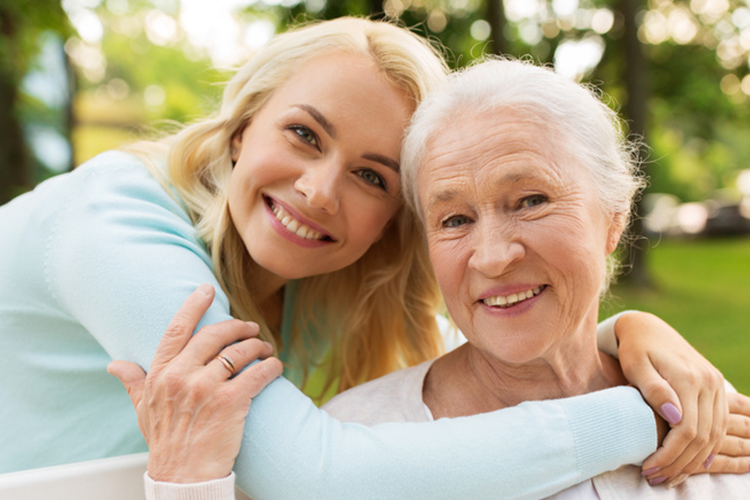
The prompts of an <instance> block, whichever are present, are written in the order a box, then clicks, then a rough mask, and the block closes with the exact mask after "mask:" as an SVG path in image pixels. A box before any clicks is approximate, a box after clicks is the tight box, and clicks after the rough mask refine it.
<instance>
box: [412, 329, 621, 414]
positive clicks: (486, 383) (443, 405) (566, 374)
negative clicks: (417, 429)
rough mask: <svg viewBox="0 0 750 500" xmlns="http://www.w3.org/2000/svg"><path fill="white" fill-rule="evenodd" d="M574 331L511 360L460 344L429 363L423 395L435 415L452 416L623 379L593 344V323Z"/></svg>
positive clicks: (593, 388)
mask: <svg viewBox="0 0 750 500" xmlns="http://www.w3.org/2000/svg"><path fill="white" fill-rule="evenodd" d="M571 333H572V332H571ZM578 333H579V334H577V335H572V334H571V335H567V336H566V335H563V336H561V338H562V339H564V341H565V344H564V345H558V346H552V347H550V348H549V349H548V351H547V352H546V353H544V354H543V355H540V356H539V357H538V358H535V359H533V360H530V361H528V362H523V363H517V364H514V363H509V362H507V361H505V360H503V359H501V358H499V357H496V356H493V355H492V354H491V353H488V352H486V351H482V350H480V349H478V348H476V347H475V346H473V345H471V344H465V345H463V346H462V347H460V348H459V349H456V350H455V351H453V352H451V353H449V354H447V355H445V356H443V357H442V358H440V359H439V360H437V361H436V362H435V363H434V364H433V366H432V367H431V369H430V372H429V373H428V375H427V377H426V379H425V384H424V389H423V397H424V401H425V403H426V404H427V406H428V407H429V408H430V410H431V411H432V413H433V415H434V416H435V418H440V417H457V416H466V415H473V414H476V413H485V412H489V411H494V410H499V409H501V408H507V407H510V406H515V405H518V404H520V403H522V402H524V401H540V400H546V399H558V398H564V397H570V396H576V395H580V394H586V393H589V392H594V391H598V390H602V389H606V388H608V387H614V386H616V385H623V384H626V383H627V381H626V380H625V378H624V376H623V375H622V371H621V370H620V366H619V363H618V362H617V361H616V360H615V359H613V358H612V357H610V356H608V355H606V354H604V353H601V352H600V351H599V350H598V349H597V347H596V328H595V326H594V327H593V331H590V328H587V329H585V330H584V331H582V332H578Z"/></svg>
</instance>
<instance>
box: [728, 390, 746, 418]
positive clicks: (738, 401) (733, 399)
mask: <svg viewBox="0 0 750 500" xmlns="http://www.w3.org/2000/svg"><path fill="white" fill-rule="evenodd" d="M727 403H728V404H729V412H730V413H734V414H738V415H744V416H746V417H749V418H750V398H749V397H747V396H745V395H744V394H739V393H737V392H727Z"/></svg>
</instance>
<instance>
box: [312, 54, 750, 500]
mask: <svg viewBox="0 0 750 500" xmlns="http://www.w3.org/2000/svg"><path fill="white" fill-rule="evenodd" d="M617 125H618V121H617V119H616V116H615V114H614V113H613V112H612V111H610V110H609V109H608V108H607V107H606V106H604V105H603V104H602V103H601V102H600V101H599V100H598V99H597V98H596V97H594V96H593V95H592V94H591V93H590V92H589V91H588V90H586V89H585V88H583V87H581V86H579V85H577V84H575V83H573V82H570V81H568V80H566V79H564V78H562V77H560V76H558V75H556V74H554V73H553V72H551V71H548V70H547V69H543V68H539V67H535V66H533V65H531V64H526V63H522V62H518V61H506V60H492V61H487V62H484V63H482V64H479V65H477V66H475V67H473V68H471V69H469V70H467V71H465V72H463V73H461V74H458V75H456V76H454V77H453V78H452V79H451V81H450V83H449V84H448V85H447V86H446V87H444V88H442V89H441V90H440V91H438V92H436V93H434V94H432V95H431V96H429V97H428V100H427V101H426V102H425V103H424V104H423V105H422V106H421V107H420V108H419V111H418V112H417V114H416V115H415V116H414V118H413V121H412V124H411V127H410V132H409V134H408V136H407V138H406V141H405V145H404V152H405V154H404V158H403V164H404V168H405V169H407V170H406V171H405V174H406V178H407V182H406V183H405V186H406V189H407V190H408V192H407V199H409V200H410V201H411V202H412V203H413V204H414V205H415V206H416V207H417V210H418V212H419V214H420V217H421V218H422V220H423V222H424V225H425V228H426V235H427V241H428V244H429V249H430V258H431V260H432V263H433V266H434V268H435V272H436V275H437V278H438V282H439V284H440V287H441V290H442V292H443V295H444V297H445V301H446V304H447V307H448V310H449V312H450V314H451V317H452V318H453V319H454V321H455V323H456V324H457V326H458V327H459V328H460V329H461V331H462V332H463V333H464V334H465V336H466V338H467V339H468V342H467V343H466V344H465V345H464V346H462V347H460V348H458V349H456V350H454V351H452V352H450V353H448V354H446V355H444V356H443V357H441V358H439V359H437V360H435V361H428V362H425V363H423V364H422V365H419V366H417V367H414V368H409V369H406V370H402V371H399V372H396V373H393V374H391V375H388V376H386V377H383V378H381V379H378V380H375V381H373V382H370V383H367V384H364V385H362V386H359V387H357V388H354V389H352V390H350V391H347V392H345V393H343V394H341V395H339V396H338V397H336V398H334V399H333V400H331V401H330V402H329V403H328V405H327V406H326V409H327V411H328V412H329V413H331V414H332V415H334V416H336V417H337V418H339V419H341V420H354V421H359V422H362V423H367V424H374V423H377V422H383V421H394V420H407V421H423V420H430V419H438V418H442V417H460V416H466V415H473V414H477V413H484V412H488V411H494V410H498V409H501V408H508V407H512V406H515V405H518V404H520V403H523V402H524V401H532V400H543V399H557V398H563V397H570V396H576V395H580V394H585V393H589V392H593V391H597V390H600V389H604V388H608V387H613V386H617V385H624V384H626V383H627V382H626V380H625V378H624V377H623V374H622V371H621V369H620V366H619V364H618V362H617V361H616V360H615V359H614V358H612V357H610V356H608V355H606V354H603V353H601V352H600V351H598V350H597V347H596V342H595V334H596V322H597V312H598V306H599V297H600V294H601V293H602V291H603V290H604V289H606V285H607V283H608V281H609V276H610V271H611V269H612V266H611V265H609V263H608V260H609V259H610V256H611V254H612V252H613V251H614V250H615V248H616V246H617V244H618V242H619V240H620V237H621V235H622V233H623V230H624V229H625V227H626V225H627V222H628V214H629V211H630V206H631V202H632V199H633V196H634V195H635V193H636V192H637V191H638V189H639V187H640V184H641V180H640V179H639V178H638V177H636V176H635V175H634V172H635V167H634V165H633V163H632V161H631V160H630V151H629V150H628V148H627V146H626V145H624V144H623V142H622V140H621V139H620V134H619V130H618V126H617ZM731 399H732V401H733V403H732V404H746V403H747V401H746V400H744V399H742V397H740V396H736V397H732V398H731ZM738 422H741V421H738ZM745 425H746V424H745ZM730 432H733V431H730ZM740 434H741V431H740ZM747 437H748V436H745V438H747ZM731 441H732V440H726V443H725V447H724V448H723V450H722V452H723V453H726V454H728V455H734V454H739V453H738V448H734V447H733V445H732V443H731ZM518 465H519V466H520V467H526V466H529V464H518ZM745 466H747V463H745ZM685 478H686V476H684V475H683V476H678V477H677V478H674V479H673V480H672V481H670V483H669V485H670V486H678V485H679V484H680V483H682V485H681V486H679V487H676V488H674V489H672V488H670V489H667V488H652V487H651V486H652V485H655V484H658V483H660V482H663V481H664V480H665V479H666V478H664V477H662V476H659V474H658V471H655V472H653V473H652V474H651V475H650V480H649V481H647V480H645V479H644V478H643V477H642V475H641V473H640V470H639V469H638V468H637V467H634V466H624V467H621V468H619V469H618V470H616V471H613V472H609V473H605V474H602V475H600V476H597V477H595V478H593V479H592V480H589V481H584V482H583V483H580V484H578V485H576V486H573V487H572V488H569V489H568V490H564V491H563V492H561V493H558V494H557V495H555V496H554V497H552V498H555V499H558V500H562V499H573V498H575V499H591V500H594V499H602V500H608V499H615V498H638V499H649V498H659V499H661V498H681V499H682V498H691V499H692V498H694V499H707V498H717V499H718V498H721V499H733V498H736V499H740V498H743V499H746V498H748V495H750V475H727V474H716V475H708V474H704V475H700V476H697V477H695V478H691V479H690V480H688V481H686V482H683V481H684V480H685ZM649 483H650V485H649Z"/></svg>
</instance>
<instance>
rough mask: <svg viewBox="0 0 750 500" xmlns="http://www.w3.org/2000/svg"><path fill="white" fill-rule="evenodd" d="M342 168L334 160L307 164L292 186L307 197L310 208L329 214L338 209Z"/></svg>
mask: <svg viewBox="0 0 750 500" xmlns="http://www.w3.org/2000/svg"><path fill="white" fill-rule="evenodd" d="M342 172H343V169H342V168H341V166H340V165H337V163H336V162H335V161H327V162H325V163H320V164H318V165H314V166H311V167H310V166H308V167H307V168H306V170H305V171H304V172H303V173H302V174H301V175H300V176H299V177H298V178H297V180H296V181H295V183H294V188H295V189H296V190H297V192H298V193H300V194H301V195H302V196H304V197H305V198H306V199H307V203H308V205H310V207H312V208H317V209H321V210H323V211H325V212H327V213H329V214H331V215H333V214H335V213H337V212H338V211H339V205H340V203H339V201H340V200H339V195H340V193H339V189H340V186H339V181H340V180H341V173H342Z"/></svg>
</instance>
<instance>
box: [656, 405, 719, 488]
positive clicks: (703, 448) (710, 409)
mask: <svg viewBox="0 0 750 500" xmlns="http://www.w3.org/2000/svg"><path fill="white" fill-rule="evenodd" d="M713 396H714V393H713V392H712V391H709V392H708V393H703V394H701V396H700V398H699V401H698V405H697V408H696V410H693V409H692V408H686V410H685V417H684V418H683V420H682V422H680V424H679V425H677V426H676V427H675V428H673V429H672V431H670V433H669V434H668V435H667V438H666V439H665V440H664V446H665V449H668V448H670V447H671V448H673V449H678V448H680V447H681V446H682V445H683V444H687V446H684V448H683V449H682V451H681V452H680V453H678V454H677V456H676V457H674V458H673V460H672V463H671V464H669V465H668V466H666V467H662V468H661V470H659V472H658V473H657V474H656V475H657V476H661V477H667V478H669V479H673V478H676V477H677V476H680V475H683V474H692V473H694V472H697V471H699V470H701V469H703V470H705V464H706V463H707V460H708V457H709V456H710V455H711V453H713V452H714V449H715V448H716V442H715V440H714V441H710V436H711V433H712V428H713V427H714V425H716V426H718V427H719V428H720V429H721V432H722V434H723V429H724V427H723V424H715V422H714V414H715V413H719V414H722V412H721V411H720V410H719V409H717V408H716V407H715V404H714V403H715V398H714V397H713ZM721 418H723V414H722V417H721ZM670 438H671V439H670ZM652 476H653V474H652Z"/></svg>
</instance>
